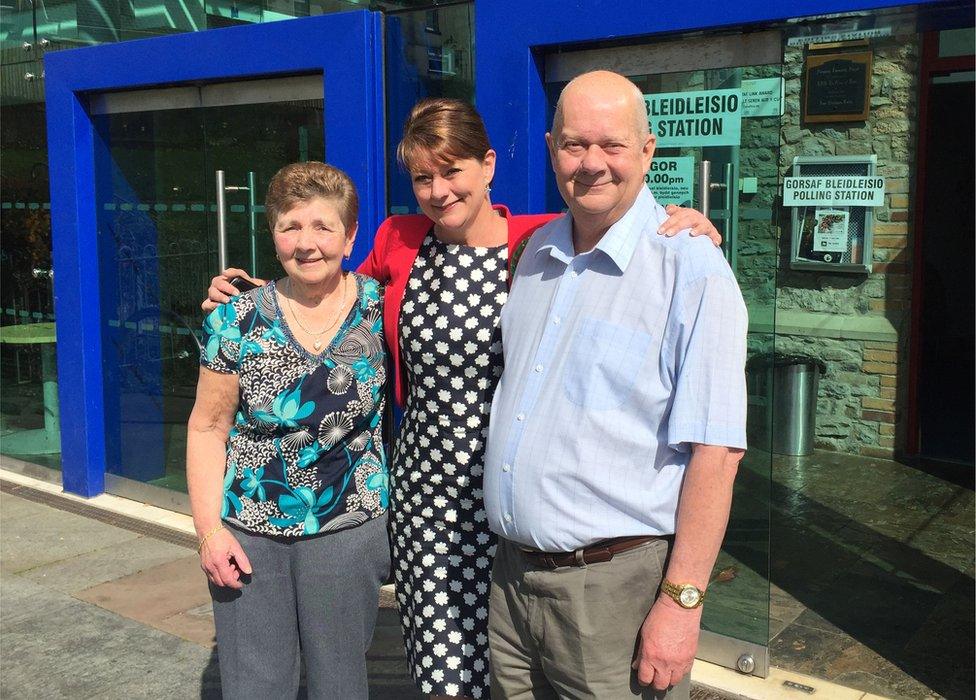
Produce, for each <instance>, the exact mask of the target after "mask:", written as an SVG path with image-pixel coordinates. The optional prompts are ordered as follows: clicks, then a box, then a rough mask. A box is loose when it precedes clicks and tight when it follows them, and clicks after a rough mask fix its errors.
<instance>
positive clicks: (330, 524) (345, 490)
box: [200, 273, 389, 537]
mask: <svg viewBox="0 0 976 700" xmlns="http://www.w3.org/2000/svg"><path fill="white" fill-rule="evenodd" d="M349 274H353V275H354V276H355V281H356V289H357V292H358V303H356V304H355V305H354V306H353V308H352V309H351V310H350V312H349V315H348V316H347V317H346V319H345V321H344V322H343V324H342V326H340V328H339V331H338V332H337V333H336V335H335V338H333V340H332V342H331V343H330V344H329V346H328V347H327V348H326V349H325V350H324V351H323V352H322V353H321V354H320V355H313V354H311V353H309V352H308V351H307V350H306V349H305V348H303V347H302V346H301V345H299V343H298V342H297V341H296V340H295V338H294V337H293V336H292V334H291V330H290V329H289V328H288V324H287V322H286V321H285V319H284V317H283V316H282V313H281V308H280V307H279V305H278V297H277V295H276V294H275V283H274V282H272V283H270V284H268V285H267V286H265V287H260V288H258V289H254V290H252V291H250V292H247V293H245V294H242V295H240V296H237V297H234V298H233V299H231V301H229V302H228V303H226V304H223V305H221V306H219V307H217V308H216V309H214V311H213V312H211V313H210V315H209V316H207V318H206V320H205V321H204V324H203V334H204V338H203V346H204V347H203V352H202V354H201V359H200V363H201V364H202V365H203V366H204V367H207V368H208V369H211V370H213V371H214V372H220V373H225V374H236V375H238V377H239V380H240V403H239V406H238V412H237V417H236V419H235V421H234V427H233V428H232V429H231V431H230V438H229V440H228V442H227V462H226V468H227V471H226V475H225V478H224V502H223V511H222V513H221V517H222V518H223V519H225V520H227V521H229V522H231V523H234V524H236V525H239V526H240V527H243V528H244V529H246V530H248V531H251V532H255V533H260V534H266V535H278V536H285V537H303V536H307V535H315V534H318V533H321V532H328V531H334V530H343V529H346V528H350V527H355V526H357V525H360V524H362V523H364V522H366V521H368V520H371V519H372V518H376V517H378V516H380V515H382V514H383V513H384V512H385V511H386V508H387V503H388V500H389V499H388V485H389V477H388V472H387V463H386V454H385V452H384V449H383V441H382V428H383V425H382V423H383V421H382V417H383V411H384V405H385V400H386V391H385V384H386V351H385V349H384V346H383V328H382V323H383V322H382V309H381V302H380V297H381V294H380V288H379V285H378V284H377V283H376V281H375V280H372V279H370V278H369V277H364V276H361V275H358V274H355V273H349Z"/></svg>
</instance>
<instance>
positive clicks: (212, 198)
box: [92, 75, 325, 507]
mask: <svg viewBox="0 0 976 700" xmlns="http://www.w3.org/2000/svg"><path fill="white" fill-rule="evenodd" d="M92 107H93V112H95V114H96V116H95V117H94V122H95V126H96V129H97V131H98V133H99V136H100V137H101V138H102V139H103V141H104V143H105V144H106V148H105V150H104V152H105V154H106V155H105V157H104V158H102V160H101V161H100V162H98V163H97V164H96V191H97V195H96V196H97V199H98V210H99V211H98V215H99V223H98V234H99V236H98V237H99V255H100V267H101V284H102V313H103V317H104V318H105V319H106V322H105V326H104V328H103V337H104V338H105V342H104V347H105V355H106V356H105V358H104V360H105V362H104V367H105V372H106V381H105V386H106V390H105V409H106V430H107V439H106V443H107V453H108V454H107V459H106V462H107V472H108V473H107V475H106V489H107V490H109V491H111V492H114V493H120V494H123V495H129V496H135V495H138V496H139V497H142V498H144V499H147V500H151V501H154V502H157V503H160V504H161V505H167V506H169V507H185V504H184V503H183V501H184V499H183V498H182V496H181V495H180V496H177V497H175V498H174V497H173V495H167V493H166V491H164V490H163V489H169V490H172V491H175V492H177V493H178V494H182V492H185V490H186V474H185V465H184V460H185V448H186V421H187V418H188V417H189V413H190V410H191V408H192V406H193V400H194V395H195V390H196V380H197V372H198V369H197V368H198V364H199V360H198V357H199V349H200V348H199V336H200V328H201V323H202V320H203V314H202V312H201V310H200V300H201V299H202V298H203V296H204V295H205V294H206V289H207V286H208V285H209V281H210V278H211V277H212V276H213V275H214V274H216V272H217V271H218V270H219V269H220V265H219V262H218V251H219V249H220V248H221V243H220V241H221V237H223V238H224V241H225V243H224V248H225V250H226V256H227V258H226V262H227V264H228V265H232V266H237V267H244V268H246V269H249V270H251V271H252V272H253V273H254V274H256V275H258V276H261V277H265V278H272V277H275V276H277V275H278V274H279V273H280V268H279V267H278V265H277V261H276V259H275V256H274V248H273V245H272V243H271V237H270V234H269V233H268V228H267V224H266V223H265V220H264V193H265V191H266V189H267V186H268V182H269V181H270V179H271V177H272V176H273V175H274V173H275V172H276V171H277V170H278V169H279V168H280V167H282V166H284V165H286V164H288V163H291V162H294V161H299V160H322V159H323V158H324V155H325V154H324V149H325V144H324V125H323V108H324V102H323V92H322V76H321V75H315V76H300V77H294V78H281V79H275V80H253V81H246V82H235V83H223V84H210V85H203V86H179V87H173V88H161V89H155V90H145V91H133V92H121V93H114V94H107V95H101V96H99V97H98V98H96V99H95V100H93V105H92ZM218 182H219V183H220V190H221V191H219V192H218ZM221 208H222V210H223V211H222V212H220V211H219V210H220V209H221ZM221 222H222V224H223V226H222V227H221V226H220V225H219V224H220V223H221ZM221 228H222V229H223V230H220V229H221ZM147 485H148V486H149V487H155V488H146V486H147Z"/></svg>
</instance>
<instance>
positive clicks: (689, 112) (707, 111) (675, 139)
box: [644, 88, 742, 148]
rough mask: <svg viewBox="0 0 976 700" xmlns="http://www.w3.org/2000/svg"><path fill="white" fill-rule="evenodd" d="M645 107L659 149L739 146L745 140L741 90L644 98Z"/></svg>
mask: <svg viewBox="0 0 976 700" xmlns="http://www.w3.org/2000/svg"><path fill="white" fill-rule="evenodd" d="M644 106H645V108H646V109H647V123H648V124H649V125H650V127H651V131H652V132H654V135H655V136H656V137H657V147H658V148H673V147H679V146H738V145H739V141H740V140H741V138H742V91H741V90H740V89H738V88H736V89H734V90H696V91H690V92H666V93H661V94H658V95H644Z"/></svg>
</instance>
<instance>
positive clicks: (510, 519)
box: [505, 513, 512, 523]
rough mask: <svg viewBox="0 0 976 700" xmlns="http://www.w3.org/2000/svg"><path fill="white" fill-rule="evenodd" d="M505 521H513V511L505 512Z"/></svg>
mask: <svg viewBox="0 0 976 700" xmlns="http://www.w3.org/2000/svg"><path fill="white" fill-rule="evenodd" d="M505 522H506V523H510V522H512V514H511V513H505Z"/></svg>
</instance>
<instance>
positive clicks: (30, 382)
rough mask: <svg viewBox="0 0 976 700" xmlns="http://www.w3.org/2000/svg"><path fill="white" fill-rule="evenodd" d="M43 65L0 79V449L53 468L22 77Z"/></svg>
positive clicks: (44, 308)
mask: <svg viewBox="0 0 976 700" xmlns="http://www.w3.org/2000/svg"><path fill="white" fill-rule="evenodd" d="M41 69H42V66H41V64H40V62H36V61H32V62H29V63H18V64H13V65H7V66H5V67H4V71H5V72H4V81H3V83H2V86H3V87H2V103H3V108H2V111H0V121H2V122H3V129H2V131H0V149H2V152H3V169H2V174H0V191H2V192H3V196H2V198H0V200H2V201H0V241H2V249H0V279H3V284H2V285H0V325H2V328H0V386H2V391H0V396H2V399H0V451H2V452H3V453H4V454H9V455H14V456H17V457H20V458H22V459H24V460H27V461H30V462H34V463H37V464H43V465H46V466H50V467H53V468H56V469H59V468H60V466H61V454H60V453H61V447H60V436H59V433H58V429H59V422H58V414H59V411H58V396H57V368H56V361H55V357H56V353H55V342H54V304H53V299H52V296H51V277H50V270H51V216H50V207H51V204H50V196H49V188H48V169H47V132H46V131H45V129H44V123H45V110H44V103H43V101H42V98H43V83H42V82H41V81H40V80H35V81H33V82H30V81H25V80H24V78H23V76H24V74H25V73H33V74H34V75H40V73H41ZM8 78H10V79H8ZM35 270H36V273H35Z"/></svg>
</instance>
